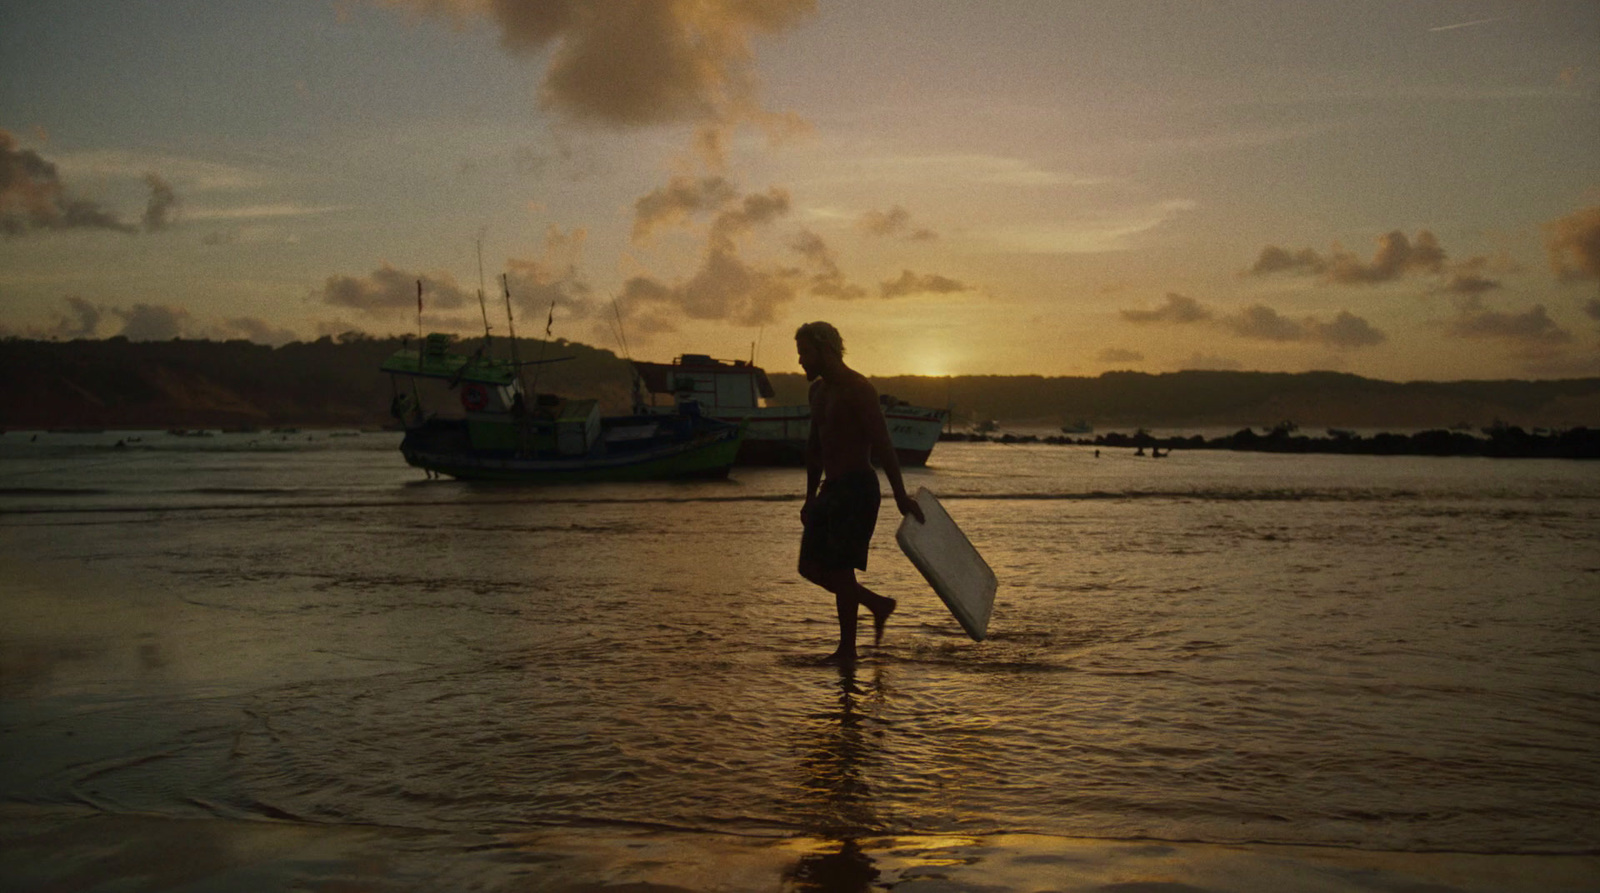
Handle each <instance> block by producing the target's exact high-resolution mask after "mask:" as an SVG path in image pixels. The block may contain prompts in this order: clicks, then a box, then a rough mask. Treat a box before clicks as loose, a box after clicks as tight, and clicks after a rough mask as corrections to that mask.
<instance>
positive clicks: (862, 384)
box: [845, 369, 878, 403]
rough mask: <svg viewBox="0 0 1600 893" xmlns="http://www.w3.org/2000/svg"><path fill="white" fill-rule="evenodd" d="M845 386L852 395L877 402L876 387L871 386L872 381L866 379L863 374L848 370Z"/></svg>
mask: <svg viewBox="0 0 1600 893" xmlns="http://www.w3.org/2000/svg"><path fill="white" fill-rule="evenodd" d="M845 387H846V388H847V389H848V390H849V391H850V393H851V395H852V396H855V397H858V398H860V399H863V400H867V401H869V402H872V403H877V402H878V389H877V388H875V387H873V386H872V382H870V381H868V380H867V377H866V376H865V375H862V374H861V373H860V372H857V371H855V370H854V369H851V370H850V377H849V378H848V379H847V380H846V381H845Z"/></svg>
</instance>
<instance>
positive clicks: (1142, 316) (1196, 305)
mask: <svg viewBox="0 0 1600 893" xmlns="http://www.w3.org/2000/svg"><path fill="white" fill-rule="evenodd" d="M1121 313H1122V318H1123V319H1125V320H1127V321H1128V322H1132V323H1153V322H1170V323H1191V322H1202V321H1204V320H1208V319H1210V318H1211V311H1210V310H1207V309H1206V308H1204V307H1202V306H1201V305H1200V302H1199V301H1196V300H1195V299H1194V298H1190V297H1185V296H1184V295H1180V294H1176V293H1174V292H1168V293H1167V302H1166V304H1164V305H1162V306H1161V307H1158V308H1156V309H1155V310H1123V311H1121Z"/></svg>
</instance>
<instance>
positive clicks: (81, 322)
mask: <svg viewBox="0 0 1600 893" xmlns="http://www.w3.org/2000/svg"><path fill="white" fill-rule="evenodd" d="M63 300H65V301H66V302H67V308H68V315H66V316H59V317H57V318H56V324H55V325H54V326H53V327H52V328H51V330H50V332H49V333H48V334H49V335H50V336H53V337H59V338H66V339H72V338H93V337H94V333H95V331H96V330H98V329H99V328H100V320H101V319H102V318H103V317H104V316H105V308H104V307H100V306H97V305H95V304H91V303H89V302H88V301H85V300H84V299H83V298H79V297H75V296H68V297H66V298H64V299H63Z"/></svg>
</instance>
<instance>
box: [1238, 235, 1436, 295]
mask: <svg viewBox="0 0 1600 893" xmlns="http://www.w3.org/2000/svg"><path fill="white" fill-rule="evenodd" d="M1445 258H1446V255H1445V251H1444V249H1443V248H1442V247H1440V245H1439V239H1438V237H1436V236H1435V235H1434V234H1433V233H1431V232H1429V231H1428V230H1421V231H1419V232H1418V233H1417V238H1416V241H1415V242H1413V241H1412V240H1411V239H1409V238H1407V237H1406V234H1405V233H1403V232H1401V231H1399V230H1394V231H1392V232H1388V233H1385V234H1383V235H1382V236H1379V237H1378V249H1377V252H1376V253H1375V254H1374V255H1373V258H1372V260H1371V262H1367V261H1363V260H1362V259H1361V258H1359V257H1357V256H1356V255H1355V254H1353V253H1351V252H1349V251H1346V250H1344V249H1343V248H1340V247H1339V246H1337V245H1335V246H1334V248H1333V251H1332V253H1331V254H1329V255H1328V256H1327V257H1323V256H1322V255H1321V254H1318V253H1317V252H1316V251H1315V250H1313V249H1311V248H1302V249H1300V250H1299V251H1290V250H1289V249H1287V248H1283V247H1280V246H1277V245H1269V246H1267V247H1265V248H1263V249H1261V254H1260V255H1259V256H1257V258H1256V262H1255V263H1254V264H1252V265H1251V267H1250V269H1249V271H1248V272H1249V274H1250V275H1254V276H1267V275H1271V274H1274V273H1294V274H1306V275H1318V276H1321V277H1323V279H1324V281H1327V282H1331V283H1335V284H1339V285H1373V284H1377V283H1380V282H1389V281H1392V280H1395V279H1399V278H1401V277H1403V276H1405V275H1407V274H1409V273H1416V272H1422V273H1435V274H1437V273H1442V272H1444V262H1445Z"/></svg>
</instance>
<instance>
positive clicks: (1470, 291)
mask: <svg viewBox="0 0 1600 893" xmlns="http://www.w3.org/2000/svg"><path fill="white" fill-rule="evenodd" d="M1499 287H1500V280H1498V279H1490V278H1488V277H1486V276H1480V275H1478V274H1477V273H1467V272H1459V271H1458V272H1456V273H1453V274H1451V276H1450V281H1449V282H1447V283H1445V286H1444V290H1445V291H1447V292H1450V293H1451V294H1457V295H1481V294H1483V293H1484V292H1488V291H1494V290H1495V289H1497V288H1499Z"/></svg>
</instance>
